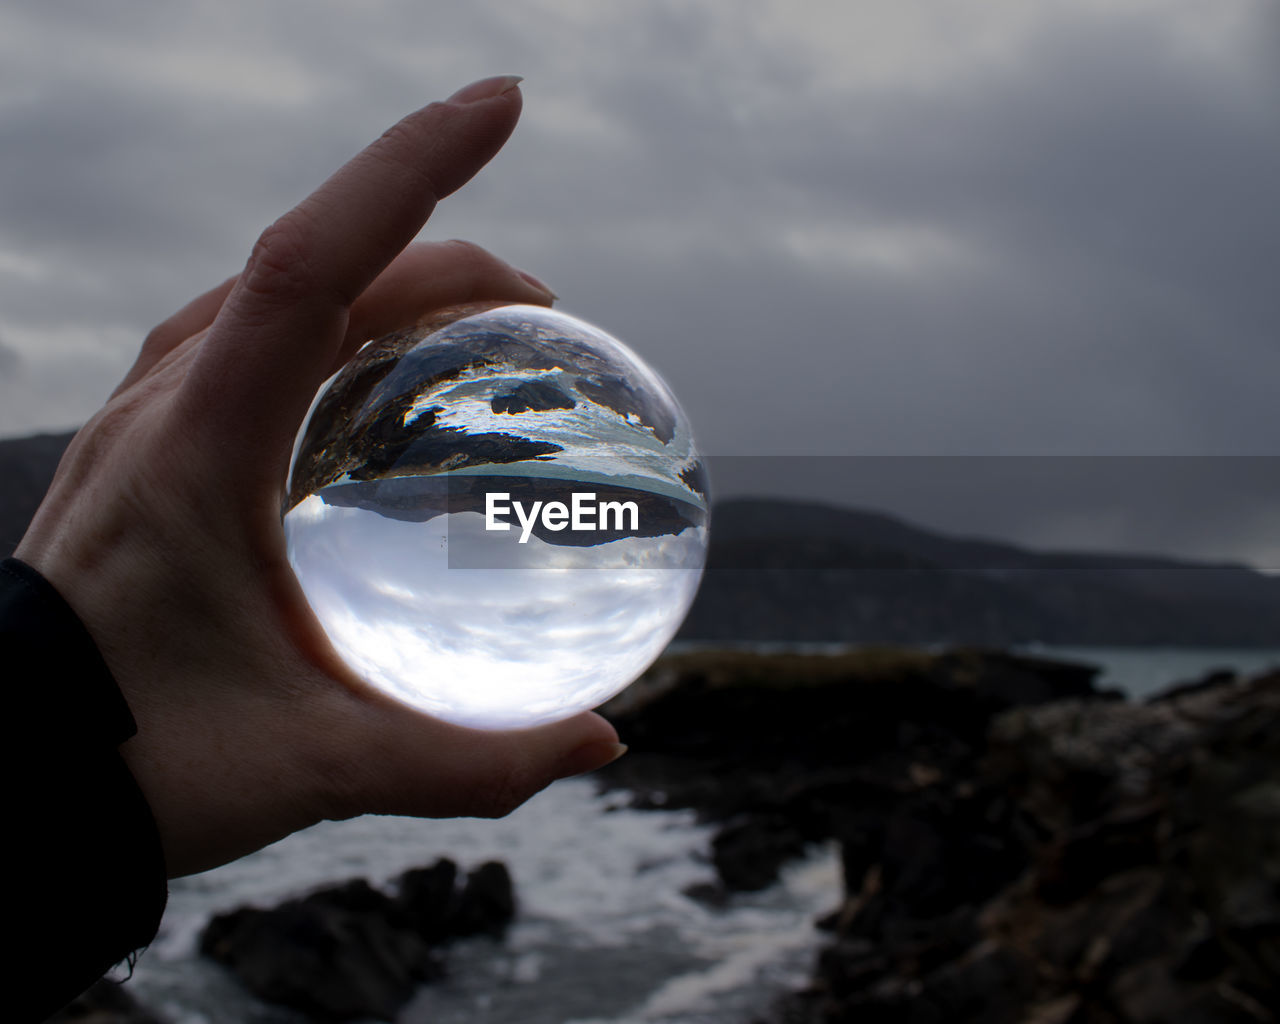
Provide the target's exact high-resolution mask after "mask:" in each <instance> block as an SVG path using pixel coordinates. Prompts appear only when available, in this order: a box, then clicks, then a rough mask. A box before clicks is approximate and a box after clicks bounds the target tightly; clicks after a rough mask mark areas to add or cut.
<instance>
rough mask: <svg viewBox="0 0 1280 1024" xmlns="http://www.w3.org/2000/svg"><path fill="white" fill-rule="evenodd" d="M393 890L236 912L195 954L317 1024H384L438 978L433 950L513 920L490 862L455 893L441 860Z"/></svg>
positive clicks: (453, 874) (327, 895) (500, 877)
mask: <svg viewBox="0 0 1280 1024" xmlns="http://www.w3.org/2000/svg"><path fill="white" fill-rule="evenodd" d="M395 889H396V891H395V894H394V895H388V894H387V893H384V892H382V891H381V890H378V889H375V888H373V887H372V886H371V885H369V883H368V882H366V881H364V880H363V879H354V880H352V881H348V882H345V883H342V884H341V885H336V886H330V887H327V888H324V889H320V890H318V891H316V892H313V893H311V894H309V895H307V896H304V897H302V898H301V899H294V900H289V901H286V902H285V903H282V904H280V905H279V906H277V907H274V908H271V909H258V908H253V907H242V908H240V909H237V910H233V911H231V912H230V913H227V914H220V915H218V916H216V917H214V918H213V919H212V920H210V922H209V923H208V924H207V925H206V926H205V929H204V931H203V933H202V934H201V937H200V951H201V953H203V954H204V955H205V956H208V957H210V958H211V959H213V960H216V961H217V962H219V963H221V964H223V965H225V966H226V967H228V968H229V969H230V970H231V971H232V972H233V973H234V974H235V975H236V977H237V978H238V979H239V980H240V981H241V983H242V984H244V986H245V987H246V988H248V989H249V990H250V991H251V992H252V993H253V994H254V995H256V996H257V997H258V998H260V999H263V1000H265V1001H267V1002H272V1003H279V1004H282V1005H284V1006H289V1007H292V1008H294V1009H296V1010H300V1011H302V1012H303V1013H305V1014H307V1015H308V1016H310V1017H312V1018H314V1019H317V1020H326V1021H341V1020H350V1019H355V1018H364V1017H373V1018H378V1019H383V1020H388V1019H391V1018H393V1017H394V1016H395V1015H396V1013H397V1012H398V1011H399V1010H400V1008H401V1007H402V1006H403V1005H404V1004H405V1003H406V1002H407V1001H408V999H409V997H410V996H411V995H412V994H413V992H414V990H415V989H416V988H417V987H418V986H419V985H421V984H423V983H425V982H428V981H431V980H434V979H436V978H439V977H440V976H441V975H442V974H443V973H444V961H443V959H442V957H441V954H440V952H439V949H438V947H439V946H440V945H441V944H443V943H445V942H447V941H449V940H451V939H454V938H459V937H462V936H469V935H478V934H487V935H491V936H494V937H499V936H501V934H502V932H503V930H504V929H505V928H506V926H507V924H509V923H510V921H511V919H512V917H513V916H514V914H515V898H514V894H513V889H512V884H511V876H510V875H509V873H508V872H507V869H506V867H505V866H504V865H502V864H500V863H498V862H496V861H494V862H489V863H487V864H482V865H480V866H479V867H478V868H476V869H475V870H473V871H472V872H470V874H469V875H468V876H467V878H466V880H465V882H464V883H463V884H461V885H460V884H459V880H458V870H457V866H456V865H455V864H454V863H453V862H452V861H449V860H445V859H441V860H439V861H437V862H436V863H435V864H433V865H431V866H429V867H425V868H418V869H414V870H411V871H407V872H405V873H404V874H403V875H401V876H400V878H399V879H398V881H397V885H396V887H395Z"/></svg>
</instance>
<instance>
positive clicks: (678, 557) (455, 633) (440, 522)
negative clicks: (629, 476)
mask: <svg viewBox="0 0 1280 1024" xmlns="http://www.w3.org/2000/svg"><path fill="white" fill-rule="evenodd" d="M285 530H286V536H287V538H288V542H289V552H290V559H291V560H292V561H293V564H294V569H295V571H296V572H297V574H298V578H299V580H300V581H301V583H302V585H303V588H304V589H305V591H306V593H307V596H308V599H309V600H310V602H311V605H312V607H313V609H314V610H315V612H316V615H317V617H318V618H319V619H320V621H321V623H322V624H323V626H324V628H325V631H326V632H327V633H328V634H329V637H330V638H331V639H332V640H333V642H334V644H335V646H337V647H338V649H339V651H341V653H342V654H343V656H344V658H345V659H346V660H347V662H348V664H350V665H351V667H352V668H353V669H354V670H355V671H357V672H358V673H360V674H361V675H362V676H363V677H364V678H366V679H367V680H368V681H369V682H370V683H372V684H374V685H375V686H379V687H380V688H383V689H386V690H387V691H388V692H390V693H392V694H393V695H395V696H397V697H399V698H400V699H402V700H404V701H405V702H406V703H408V704H411V705H413V706H414V707H417V708H419V709H421V710H423V711H426V712H429V713H431V714H435V715H437V716H439V717H441V718H446V719H448V720H450V721H454V722H458V723H460V724H464V725H471V726H477V727H482V728H504V727H516V726H526V725H533V724H537V723H540V722H545V721H552V720H554V719H557V718H561V717H564V716H565V715H566V714H568V713H572V712H573V711H578V710H583V709H585V708H589V707H594V706H595V705H597V704H599V703H601V702H602V701H604V700H606V699H607V698H608V697H609V696H611V695H612V694H613V693H616V692H617V691H618V690H619V689H621V688H622V687H623V686H625V685H626V684H627V683H629V682H630V681H631V680H632V679H633V678H635V676H637V675H638V674H639V673H640V672H642V671H643V670H644V669H645V668H646V667H647V666H648V664H649V663H650V662H651V661H652V660H653V659H654V658H655V657H656V656H657V655H658V654H659V653H660V652H661V651H662V648H663V647H664V646H665V645H666V644H667V642H668V641H669V640H670V639H671V637H672V635H673V634H674V633H675V631H676V629H677V628H678V627H679V625H680V622H681V621H682V620H683V618H684V615H685V612H686V611H687V610H688V607H689V604H690V603H691V602H692V600H693V596H694V593H695V591H696V589H697V584H698V578H699V575H700V572H701V565H702V558H703V551H704V547H703V545H704V543H705V541H704V538H703V532H704V531H703V530H702V529H687V530H685V531H683V532H682V533H680V534H678V535H674V536H672V535H668V536H662V537H649V538H645V537H628V538H624V539H622V540H617V541H612V542H610V543H607V544H600V545H595V546H589V547H586V546H584V547H569V546H558V545H551V544H546V543H544V542H543V541H541V540H539V539H538V538H537V537H532V536H531V537H530V538H529V540H528V542H527V543H526V544H520V543H518V538H519V531H518V530H516V529H513V530H510V531H506V532H493V531H487V530H485V528H484V519H483V517H482V516H480V515H478V514H475V513H461V514H456V515H447V516H445V515H442V516H437V517H436V518H434V519H431V520H429V521H428V522H425V523H419V522H406V521H398V520H394V519H389V518H386V517H384V516H381V515H379V514H378V513H376V512H371V511H368V510H366V509H361V508H352V507H339V506H333V505H328V504H326V503H325V502H324V501H323V500H322V499H321V498H319V497H317V496H312V497H311V498H308V499H307V500H306V501H305V502H303V503H302V504H301V505H299V506H298V507H297V508H296V509H294V510H293V512H291V513H290V514H289V515H288V516H287V517H286V519H285ZM451 555H452V558H451ZM451 561H452V562H453V564H454V565H455V566H456V565H459V564H464V565H467V566H477V565H488V566H492V567H491V568H451Z"/></svg>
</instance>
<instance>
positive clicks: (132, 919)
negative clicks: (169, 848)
mask: <svg viewBox="0 0 1280 1024" xmlns="http://www.w3.org/2000/svg"><path fill="white" fill-rule="evenodd" d="M0 665H2V666H3V671H2V672H0V680H2V683H3V686H4V690H5V699H4V705H3V706H4V707H5V708H6V709H7V710H8V716H7V721H6V723H5V727H4V730H3V734H2V737H3V738H0V748H2V749H3V750H4V762H3V763H4V790H3V791H4V793H5V794H6V796H5V797H4V807H5V818H6V822H5V830H4V832H5V838H4V848H5V856H6V859H8V860H9V867H8V870H7V871H6V872H5V873H4V875H3V884H4V885H6V886H7V887H8V890H9V891H8V895H7V898H5V899H4V901H3V903H4V905H5V914H4V919H5V931H6V932H7V933H8V936H9V940H10V941H9V945H10V949H11V950H12V952H11V953H10V954H9V955H8V956H7V957H6V960H7V963H6V968H7V970H6V974H7V976H8V977H9V978H10V979H11V981H10V983H9V984H8V985H6V989H7V990H8V991H6V992H5V995H4V1001H5V1004H6V1010H7V1013H11V1012H13V1010H14V1009H15V1007H16V1009H17V1014H16V1015H15V1016H14V1017H12V1018H9V1019H12V1020H15V1021H22V1022H25V1021H33V1022H34V1021H42V1020H44V1019H45V1018H46V1017H48V1016H49V1015H50V1014H51V1013H53V1012H55V1011H56V1010H59V1009H61V1008H62V1007H63V1006H64V1005H65V1004H66V1003H68V1002H70V1001H71V1000H72V999H74V998H75V997H76V996H77V995H79V994H80V992H81V991H82V990H84V989H85V988H87V987H88V986H89V985H91V984H92V983H93V982H94V981H96V980H97V979H98V977H99V976H101V975H102V974H103V973H104V972H105V971H107V970H108V969H109V968H110V967H111V966H112V965H113V964H115V963H117V962H118V961H120V960H123V959H125V958H126V957H127V956H129V955H130V954H131V953H132V952H133V951H134V950H137V949H138V948H140V947H142V946H145V945H146V944H147V943H148V942H150V941H151V939H152V938H153V937H154V936H155V933H156V929H157V928H158V927H159V925H160V915H161V913H162V912H163V910H164V904H165V899H166V897H167V888H166V884H165V869H164V857H163V854H162V852H161V848H160V837H159V834H158V833H157V830H156V825H155V821H154V820H153V818H152V817H151V811H150V808H149V807H148V806H147V802H146V800H145V799H144V797H143V795H142V792H141V791H140V790H139V789H138V785H137V783H136V782H135V781H134V779H133V776H132V775H131V774H130V772H129V769H128V768H127V767H126V766H125V763H124V759H123V758H122V757H121V756H120V752H119V749H118V748H119V746H120V744H121V743H123V742H124V741H125V740H127V739H128V738H129V737H130V736H132V735H133V734H134V733H135V732H136V731H137V727H136V725H135V724H134V720H133V715H132V714H131V713H130V712H129V707H128V705H127V704H126V703H125V700H124V697H123V696H122V695H121V693H120V690H119V688H118V687H117V686H116V683H115V680H114V679H113V678H112V676H111V673H110V671H109V670H108V669H107V666H106V663H105V662H104V661H103V660H102V656H101V654H99V652H98V649H97V647H96V646H95V645H94V642H93V640H92V639H91V638H90V636H89V633H88V631H87V630H86V629H85V628H84V625H83V624H82V623H81V622H80V620H79V618H77V617H76V614H75V612H73V611H72V610H71V608H70V606H68V604H67V603H66V602H65V601H64V600H63V599H62V597H61V596H60V595H59V594H58V592H57V591H56V590H54V588H53V587H52V585H50V584H49V583H48V581H46V580H45V579H44V577H42V576H41V575H40V574H39V573H37V572H36V571H35V570H34V569H32V568H31V567H30V566H28V565H26V564H25V563H23V562H20V561H18V560H17V559H12V558H9V559H5V560H4V561H3V562H0ZM7 1013H6V1016H7Z"/></svg>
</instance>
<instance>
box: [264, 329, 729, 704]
mask: <svg viewBox="0 0 1280 1024" xmlns="http://www.w3.org/2000/svg"><path fill="white" fill-rule="evenodd" d="M423 333H424V332H419V334H418V336H416V337H412V336H407V335H401V336H392V339H393V341H398V342H399V344H400V346H401V349H402V350H401V351H400V352H399V354H398V355H397V356H396V358H393V359H386V358H385V357H384V356H383V355H382V354H381V352H382V350H380V349H379V348H378V346H376V345H375V346H370V347H369V348H368V349H366V350H364V351H363V352H362V353H361V354H360V356H358V357H357V360H356V361H354V362H353V364H352V366H351V367H349V368H348V369H347V370H346V371H344V373H343V374H342V375H340V376H339V377H338V378H337V379H336V380H335V381H334V382H333V383H332V384H331V385H330V388H329V390H328V392H326V394H325V395H324V396H322V397H321V399H320V400H319V401H318V402H317V405H316V407H315V409H314V410H313V412H312V416H311V419H310V421H309V423H308V426H307V427H306V428H305V430H304V435H303V438H302V440H301V441H300V444H299V453H298V456H297V458H296V459H295V466H294V470H293V474H292V480H291V496H292V499H293V500H294V502H295V505H294V507H293V508H292V509H291V510H290V511H289V513H288V514H287V515H286V517H285V531H286V536H287V539H288V544H289V556H290V559H291V561H292V562H293V565H294V569H295V571H296V572H297V574H298V578H299V580H300V582H301V583H302V586H303V588H304V590H305V591H306V593H307V596H308V599H309V600H310V602H311V605H312V607H313V609H314V610H315V612H316V615H317V616H318V618H319V619H320V621H321V623H322V624H323V625H324V627H325V630H326V632H327V633H328V634H329V637H330V639H331V640H332V641H333V643H334V645H335V646H336V647H337V648H338V650H339V651H340V652H341V653H342V654H343V656H344V657H345V658H346V660H347V661H348V663H349V664H350V665H351V667H352V668H353V669H355V670H356V671H357V672H358V673H360V674H361V675H362V676H363V677H364V678H365V679H367V680H368V681H369V682H370V683H372V684H373V685H375V686H378V687H379V688H381V689H384V690H385V691H387V692H388V693H391V694H392V695H394V696H396V697H399V698H400V699H401V700H404V701H405V702H406V703H409V704H411V705H413V706H414V707H417V708H419V709H421V710H424V711H427V712H429V713H431V714H434V715H437V716H438V717H441V718H445V719H448V720H450V721H454V722H458V723H460V724H464V725H471V726H477V727H483V728H509V727H519V726H526V725H532V724H537V723H541V722H547V721H554V720H556V719H558V718H563V717H566V716H568V715H570V714H573V713H575V712H577V711H581V710H584V709H586V708H590V707H594V706H595V705H597V704H599V703H601V702H603V701H604V700H606V699H607V698H608V697H610V696H612V695H613V694H614V693H616V692H617V691H618V690H620V689H621V688H622V687H624V686H625V685H626V684H627V683H629V682H630V681H631V680H632V679H634V678H635V677H636V676H637V675H638V674H639V673H640V672H642V671H643V670H644V669H645V667H646V666H647V665H648V664H649V663H650V662H651V661H652V660H653V659H654V658H655V657H656V656H657V655H658V654H659V653H660V652H661V651H662V649H663V647H664V646H665V645H666V644H667V642H668V641H669V640H670V639H671V637H672V635H673V634H674V633H675V631H676V629H677V628H678V627H679V625H680V622H681V621H682V620H683V618H684V615H685V613H686V612H687V610H688V608H689V605H690V604H691V603H692V600H693V596H694V593H695V592H696V590H697V586H698V580H699V578H700V575H701V571H702V565H703V562H704V560H705V555H706V539H707V538H706V501H705V493H704V484H703V483H702V479H701V468H700V466H699V464H698V461H697V456H696V453H695V452H694V449H693V445H692V439H691V437H690V434H689V428H688V424H687V422H686V421H685V418H684V416H683V413H682V412H681V410H680V408H679V406H678V405H677V404H676V402H675V400H674V399H673V398H672V397H671V395H670V392H669V391H667V389H666V387H665V385H663V383H662V382H661V381H660V380H659V379H658V378H657V377H656V376H655V375H654V374H653V372H652V371H651V370H649V369H648V368H647V367H645V366H644V365H643V364H642V363H640V361H639V360H638V359H637V358H636V357H635V355H634V354H632V353H631V352H630V351H629V350H627V349H626V348H624V347H623V346H621V345H620V344H619V343H617V342H616V341H614V340H613V339H610V338H609V337H608V336H607V335H604V334H602V333H601V332H599V331H597V330H596V329H594V328H590V327H588V326H587V325H584V324H582V323H581V322H580V321H576V320H573V319H572V318H570V317H567V316H564V315H563V314H559V313H552V312H550V311H548V310H543V309H540V308H537V307H507V308H504V309H500V310H495V311H493V312H490V313H482V314H480V315H478V316H472V317H468V318H466V319H462V320H459V321H457V322H455V323H452V324H450V325H448V326H447V327H445V328H444V329H443V330H439V331H436V332H435V333H433V334H432V333H428V334H427V336H426V337H422V334H423ZM491 492H492V493H502V494H505V495H507V496H508V498H507V499H506V500H507V501H508V503H514V502H519V503H520V504H521V506H522V508H523V509H524V511H525V514H526V515H531V513H532V510H534V509H536V508H541V506H542V505H546V504H547V503H549V502H553V501H559V502H562V503H565V504H567V503H568V502H569V501H570V498H571V495H572V494H573V493H574V492H584V493H590V494H593V495H599V496H600V498H601V500H615V501H618V502H629V503H631V504H632V505H634V506H635V507H636V509H637V511H638V514H637V516H636V517H635V523H634V526H633V525H632V523H631V521H629V520H628V521H627V522H625V523H624V524H620V523H619V522H618V521H617V520H612V521H610V522H609V523H608V524H607V526H608V528H607V529H605V530H603V531H602V530H599V529H596V528H595V527H596V526H597V525H599V523H600V519H599V517H597V518H595V519H594V520H590V521H589V522H588V524H587V528H583V529H573V528H572V524H571V525H570V526H569V527H566V528H562V529H555V528H553V527H551V526H548V525H547V520H542V519H536V517H532V516H531V518H530V520H529V521H530V523H532V524H534V525H532V526H531V527H530V528H529V529H527V530H526V529H522V527H521V524H520V522H519V521H518V520H517V518H516V517H515V515H510V516H507V517H506V521H507V522H509V523H510V524H511V527H512V528H511V529H509V530H494V529H489V528H487V527H489V526H492V525H495V523H493V522H491V521H489V520H487V519H486V516H485V508H486V506H485V499H486V495H488V494H489V493H491ZM539 503H541V504H539ZM522 538H523V539H522Z"/></svg>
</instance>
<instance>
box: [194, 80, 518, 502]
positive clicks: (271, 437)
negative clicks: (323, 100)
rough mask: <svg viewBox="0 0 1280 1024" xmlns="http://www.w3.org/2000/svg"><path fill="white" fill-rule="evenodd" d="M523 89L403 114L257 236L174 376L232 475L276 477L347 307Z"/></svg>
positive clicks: (468, 167)
mask: <svg viewBox="0 0 1280 1024" xmlns="http://www.w3.org/2000/svg"><path fill="white" fill-rule="evenodd" d="M519 81H520V79H519V78H517V77H516V76H513V75H506V76H501V77H498V78H489V79H484V80H482V81H479V82H474V83H472V84H471V85H469V86H467V87H465V88H463V89H461V90H459V91H458V92H457V93H455V94H454V95H453V96H451V97H450V98H449V99H448V100H446V101H444V102H442V103H432V104H430V105H428V106H426V107H423V108H422V109H421V110H418V111H416V112H414V113H412V114H410V115H409V116H408V117H406V118H404V119H403V120H401V121H400V122H399V123H397V124H395V125H393V126H392V127H391V128H389V129H388V130H387V131H386V132H385V133H384V134H383V135H382V137H381V138H379V139H378V140H377V141H375V142H374V143H372V144H371V145H370V146H368V147H367V148H365V149H364V150H363V151H362V152H360V153H359V154H357V155H356V156H355V157H353V158H352V159H351V160H350V161H348V163H347V164H346V165H345V166H343V167H342V168H341V169H340V170H339V171H338V172H337V173H336V174H334V175H333V176H332V177H331V178H329V180H328V181H326V182H325V183H324V184H323V185H321V186H320V187H319V188H318V189H316V191H315V192H313V193H312V194H311V195H310V196H308V197H307V198H306V199H304V200H303V201H302V202H301V203H299V204H298V205H297V206H296V207H294V208H293V209H292V210H290V211H289V212H288V213H286V214H285V215H284V216H283V217H281V218H280V219H279V220H277V221H276V222H275V223H274V224H272V225H271V226H270V227H269V228H267V229H266V231H264V232H263V233H262V235H261V236H260V237H259V239H258V242H257V244H256V245H255V246H254V249H253V252H252V254H251V255H250V257H249V261H248V263H247V264H246V265H245V268H244V271H243V272H242V273H241V274H240V277H239V280H238V281H237V282H236V284H235V287H234V288H233V289H232V290H231V293H230V295H229V296H228V297H227V300H226V302H225V303H224V304H223V306H222V309H221V311H220V312H219V314H218V316H217V318H216V319H215V320H214V323H213V325H212V327H211V328H210V330H209V334H208V336H207V337H206V338H205V340H204V342H203V343H202V345H201V346H200V350H199V352H198V353H197V355H196V358H195V360H194V362H193V363H192V366H191V369H190V371H189V372H188V373H187V375H186V378H185V380H184V382H183V387H182V391H181V392H180V394H179V405H178V414H179V415H180V416H181V417H182V420H183V426H184V428H185V429H188V430H190V429H196V430H203V431H206V432H207V431H211V430H212V431H216V432H217V437H216V439H212V438H211V439H210V440H212V441H214V442H215V443H212V444H210V445H209V446H208V447H209V450H211V451H214V452H217V453H220V454H222V453H225V454H226V455H227V456H230V457H231V458H232V459H234V460H235V461H236V462H238V463H240V468H241V469H243V468H244V467H245V463H244V462H243V461H242V460H243V459H244V457H245V456H246V455H247V454H248V453H249V452H252V453H253V456H254V458H253V459H252V461H251V465H252V467H253V468H261V469H263V470H265V471H266V472H267V473H269V474H272V475H273V479H277V480H281V481H282V480H283V474H284V467H285V463H287V461H288V457H289V451H290V448H291V446H292V441H293V436H294V434H295V433H296V431H297V428H298V424H299V423H300V422H301V420H302V417H303V415H304V414H305V413H306V410H307V407H308V406H309V404H310V402H311V399H312V397H313V395H314V394H315V390H316V387H317V386H318V385H319V384H320V382H321V381H322V380H323V379H324V376H325V375H326V373H327V372H328V369H329V367H330V366H331V364H332V362H333V360H334V357H335V355H336V353H337V351H338V349H339V347H340V346H341V344H342V340H343V336H344V333H345V330H346V325H347V314H348V310H349V308H350V306H351V304H352V302H354V301H355V299H356V298H357V297H358V296H359V295H360V293H361V292H362V291H363V290H364V289H365V287H367V286H368V284H369V283H370V282H371V281H373V279H374V278H375V277H377V275H378V274H379V273H380V272H381V271H382V270H383V269H384V268H385V267H386V266H387V265H388V264H389V263H390V262H391V261H392V260H393V259H394V258H395V256H396V255H397V254H398V253H399V252H400V251H401V250H402V249H404V247H405V246H406V245H408V244H409V242H410V241H411V240H412V239H413V237H414V235H416V234H417V233H418V231H419V230H420V229H421V227H422V225H423V224H424V223H425V222H426V220H427V218H428V217H429V216H430V214H431V211H432V210H433V209H434V208H435V204H436V202H437V201H438V200H439V199H441V198H443V197H444V196H446V195H448V194H449V193H451V192H453V191H455V190H457V189H458V188H460V187H461V186H462V185H463V184H465V183H466V182H467V181H468V180H469V179H470V178H471V177H472V176H473V175H474V174H475V173H476V172H477V171H479V170H480V168H481V167H483V166H484V165H485V164H486V163H488V161H489V160H490V159H491V158H492V157H493V155H494V154H495V153H497V151H498V150H499V149H500V148H502V145H503V143H504V142H506V140H507V138H508V136H509V135H510V134H511V131H512V130H513V129H514V128H515V123H516V120H517V118H518V117H519V115H520V93H519V91H518V90H517V89H516V85H517V84H518V83H519ZM264 455H265V458H264Z"/></svg>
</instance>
